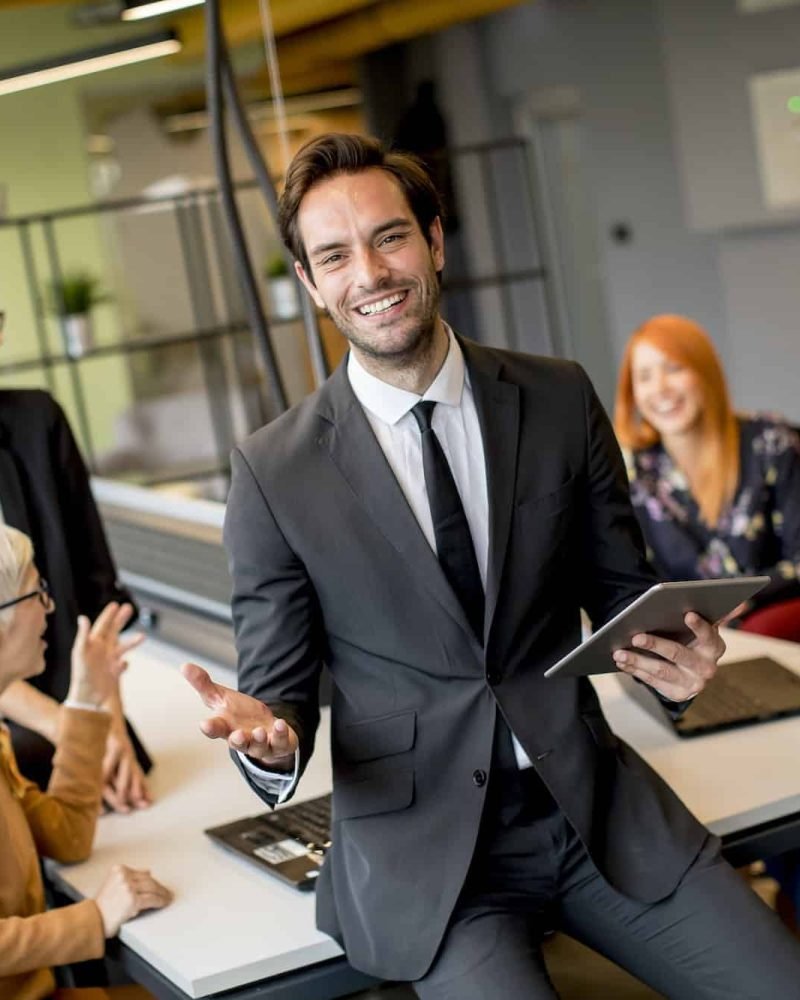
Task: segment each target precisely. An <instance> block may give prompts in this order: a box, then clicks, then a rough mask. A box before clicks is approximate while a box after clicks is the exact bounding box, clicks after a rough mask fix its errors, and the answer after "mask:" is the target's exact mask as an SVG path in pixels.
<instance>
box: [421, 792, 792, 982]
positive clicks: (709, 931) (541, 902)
mask: <svg viewBox="0 0 800 1000" xmlns="http://www.w3.org/2000/svg"><path fill="white" fill-rule="evenodd" d="M653 864H654V865H657V864H658V858H653ZM548 929H562V930H564V931H565V932H566V933H567V934H569V935H570V936H572V937H574V938H576V939H577V940H579V941H582V942H583V943H584V944H586V945H588V946H589V947H590V948H593V949H594V950H595V951H597V952H600V953H601V954H603V955H605V956H606V957H607V958H609V959H611V960H612V961H613V962H616V963H617V964H618V965H620V966H622V967H623V968H625V969H627V970H628V971H629V972H630V973H632V974H633V975H634V976H636V977H637V978H639V979H640V980H642V981H643V982H645V983H647V984H648V985H649V986H651V987H652V988H653V989H655V990H656V991H658V992H659V993H661V994H663V995H664V996H665V997H669V998H674V1000H777V998H780V1000H799V998H800V942H798V941H796V940H795V939H794V938H793V937H792V935H791V934H790V933H789V932H788V931H787V930H786V929H785V927H784V926H783V925H782V924H781V922H780V921H779V920H778V918H777V917H776V916H775V915H774V913H773V912H772V911H771V910H770V909H769V907H767V906H766V905H765V904H764V903H763V902H762V901H761V900H760V899H759V898H758V896H756V894H755V893H754V892H753V891H752V890H751V889H750V888H749V887H748V886H747V885H746V883H745V882H744V881H743V879H742V878H741V877H740V876H739V875H737V874H736V872H735V871H734V870H733V869H732V868H731V867H730V866H729V865H728V864H727V862H726V861H724V860H723V858H722V857H721V856H720V853H719V849H718V846H717V841H716V840H715V838H712V837H709V840H708V842H707V843H706V846H705V847H704V849H703V850H702V851H701V853H700V854H699V856H698V857H697V859H696V860H695V862H694V864H693V865H692V866H691V868H690V869H689V870H688V872H687V873H686V875H685V876H684V878H683V880H682V881H681V884H680V885H679V886H678V888H677V889H676V891H675V892H674V893H673V894H672V895H671V896H669V897H668V898H667V899H665V900H662V901H661V902H659V903H655V904H652V905H647V904H643V903H638V902H636V901H634V900H632V899H629V898H628V897H626V896H622V895H621V894H620V893H618V892H617V891H616V890H615V889H613V888H612V887H611V886H610V885H609V884H608V883H607V882H606V881H605V879H604V878H603V877H602V875H600V873H599V872H598V871H597V869H596V868H595V866H594V864H593V863H592V861H591V859H590V858H589V856H588V854H587V853H586V850H585V849H584V847H583V845H582V843H581V841H580V840H579V839H578V837H577V835H576V834H575V833H574V832H573V830H572V828H571V827H570V826H569V824H568V823H567V821H566V820H565V818H564V816H563V814H562V813H561V812H560V811H559V810H558V809H556V808H553V809H552V810H551V811H549V812H548V813H547V814H546V815H544V816H539V817H535V818H533V819H532V818H531V817H525V816H524V815H523V816H521V817H517V818H516V819H512V820H511V821H510V822H508V823H503V822H498V823H497V824H495V826H494V828H493V829H492V830H491V831H490V833H489V834H488V836H484V838H483V843H482V844H481V845H479V849H478V853H477V854H476V861H475V862H474V863H473V867H472V871H471V873H470V877H469V879H468V881H467V884H466V885H465V887H464V890H463V892H462V894H461V897H460V899H459V903H458V905H457V908H456V910H455V912H454V914H453V917H452V919H451V922H450V926H449V928H448V931H447V934H446V936H445V939H444V941H443V943H442V946H441V948H440V950H439V953H438V955H437V957H436V959H435V961H434V964H433V966H432V967H431V969H430V970H429V972H428V973H427V975H426V976H425V977H424V978H423V979H421V980H418V981H417V982H416V983H414V988H415V990H416V992H417V995H418V996H419V997H420V998H421V1000H500V998H502V1000H553V998H555V997H557V996H558V994H557V992H556V990H555V988H554V986H553V984H552V982H551V981H550V978H549V976H548V974H547V969H546V968H545V964H544V961H543V959H542V953H541V941H542V937H543V934H544V933H545V931H547V930H548Z"/></svg>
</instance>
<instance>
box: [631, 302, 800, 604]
mask: <svg viewBox="0 0 800 1000" xmlns="http://www.w3.org/2000/svg"><path fill="white" fill-rule="evenodd" d="M614 422H615V427H616V432H617V436H618V438H619V441H620V444H621V445H622V447H623V449H624V451H625V452H626V460H627V464H628V474H629V477H630V482H631V497H632V499H633V504H634V507H635V509H636V513H637V515H638V517H639V522H640V524H641V526H642V531H643V532H644V536H645V540H646V542H647V545H648V549H649V554H650V557H651V561H652V562H653V564H654V565H655V567H656V568H657V570H658V571H659V573H660V575H661V576H662V577H663V578H664V579H666V580H692V579H702V578H706V577H723V576H740V575H748V574H761V573H766V574H768V575H769V576H770V577H771V578H772V582H771V583H770V584H769V585H768V586H767V587H766V588H765V589H764V590H763V591H762V592H761V593H760V594H759V595H758V598H757V602H758V604H759V605H763V604H766V603H772V602H774V601H778V600H780V601H783V600H786V599H787V598H792V597H800V582H799V581H800V436H798V434H797V432H796V431H795V430H794V429H793V428H791V427H789V426H788V425H787V424H786V423H784V422H783V421H781V420H779V419H777V418H774V417H768V416H757V417H744V416H737V415H736V414H735V413H734V412H733V409H732V408H731V403H730V399H729V396H728V389H727V386H726V384H725V376H724V374H723V371H722V366H721V365H720V362H719V359H718V357H717V353H716V351H715V350H714V346H713V344H712V343H711V340H710V338H709V336H708V334H707V333H706V332H705V330H703V328H702V327H701V326H699V325H698V324H697V323H695V322H694V321H693V320H690V319H687V318H685V317H684V316H672V315H662V316H653V317H652V318H651V319H649V320H647V322H645V323H643V324H642V326H640V327H639V329H638V330H636V331H635V332H634V333H633V335H632V336H631V338H630V340H629V341H628V346H627V348H626V350H625V355H624V357H623V361H622V368H621V370H620V375H619V383H618V387H617V402H616V408H615V415H614Z"/></svg>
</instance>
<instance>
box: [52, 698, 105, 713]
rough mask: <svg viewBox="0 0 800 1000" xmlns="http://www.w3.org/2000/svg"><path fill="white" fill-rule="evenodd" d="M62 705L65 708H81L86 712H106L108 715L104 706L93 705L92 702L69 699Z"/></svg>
mask: <svg viewBox="0 0 800 1000" xmlns="http://www.w3.org/2000/svg"><path fill="white" fill-rule="evenodd" d="M61 704H62V705H63V706H64V708H80V709H82V710H83V711H84V712H105V713H106V714H108V710H107V709H105V708H103V706H102V705H93V704H92V703H91V702H90V701H78V700H77V698H67V699H66V700H65V701H63V702H62V703H61Z"/></svg>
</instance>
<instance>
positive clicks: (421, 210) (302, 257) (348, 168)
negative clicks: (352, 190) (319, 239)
mask: <svg viewBox="0 0 800 1000" xmlns="http://www.w3.org/2000/svg"><path fill="white" fill-rule="evenodd" d="M371 168H378V169H379V170H385V171H386V173H387V174H389V175H390V176H392V177H394V179H395V180H396V181H397V182H398V184H399V185H400V187H401V188H402V189H403V193H404V194H405V196H406V198H407V200H408V204H409V206H410V207H411V211H412V212H413V213H414V218H415V219H416V220H417V223H418V224H419V227H420V229H421V230H422V234H423V236H424V237H425V239H426V240H428V242H429V243H430V228H431V224H432V223H433V221H434V219H435V218H436V217H437V216H439V217H440V218H441V216H442V203H441V200H440V198H439V194H438V192H437V190H436V188H435V187H434V186H433V182H432V181H431V179H430V177H429V176H428V172H427V171H426V169H425V167H424V166H423V164H422V161H421V160H419V159H418V158H417V157H416V156H413V155H412V154H411V153H397V152H391V151H389V150H387V149H386V148H385V147H384V146H383V144H382V143H381V142H379V141H378V140H377V139H371V138H367V137H365V136H361V135H348V134H346V133H344V132H328V133H326V134H325V135H320V136H317V137H316V138H315V139H311V140H310V141H309V142H307V143H306V144H305V145H304V146H303V147H301V149H299V150H298V151H297V153H296V154H295V157H294V159H293V160H292V162H291V163H290V164H289V169H288V170H287V171H286V186H285V187H284V189H283V194H282V195H281V197H280V199H279V202H278V225H279V227H280V233H281V238H282V240H283V242H284V243H285V244H286V246H287V248H288V249H289V251H290V252H291V254H292V256H293V257H294V258H295V259H296V260H299V261H300V263H301V264H302V265H303V270H304V271H305V272H306V274H307V275H308V277H309V279H312V274H311V266H310V264H309V261H308V255H307V254H306V248H305V247H304V246H303V240H302V237H301V236H300V228H299V226H298V224H297V214H298V212H299V210H300V203H301V202H302V200H303V198H305V196H306V195H307V194H308V192H309V191H310V190H311V188H312V187H313V186H314V185H315V184H317V183H319V181H322V180H325V179H326V178H328V177H334V176H336V174H356V173H359V172H360V171H362V170H369V169H371Z"/></svg>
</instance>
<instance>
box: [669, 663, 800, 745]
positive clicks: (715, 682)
mask: <svg viewBox="0 0 800 1000" xmlns="http://www.w3.org/2000/svg"><path fill="white" fill-rule="evenodd" d="M798 711H800V677H798V675H797V674H794V673H792V672H791V671H790V670H787V669H786V668H785V667H783V666H781V665H780V664H779V663H776V662H775V661H774V660H771V659H769V657H759V658H756V659H753V660H740V661H737V662H734V663H729V664H725V665H724V666H723V668H722V669H721V670H720V671H719V673H718V674H716V675H715V676H714V677H713V678H712V679H711V681H710V682H709V684H708V686H707V687H706V689H705V690H704V691H702V692H701V693H700V694H699V695H698V696H697V698H696V700H695V701H694V702H692V704H691V705H690V706H689V708H688V709H687V710H686V712H685V714H684V715H683V717H682V718H681V719H678V720H677V722H676V724H675V725H676V727H677V729H678V730H679V731H682V733H683V734H684V735H686V734H687V730H697V729H705V728H711V727H719V726H728V725H734V724H736V723H739V722H748V721H755V720H758V719H771V718H780V717H781V716H784V715H793V714H797V712H798Z"/></svg>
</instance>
